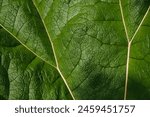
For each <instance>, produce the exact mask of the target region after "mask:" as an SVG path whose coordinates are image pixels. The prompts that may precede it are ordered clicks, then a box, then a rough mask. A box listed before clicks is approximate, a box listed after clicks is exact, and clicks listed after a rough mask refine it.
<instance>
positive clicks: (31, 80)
mask: <svg viewBox="0 0 150 117" xmlns="http://www.w3.org/2000/svg"><path fill="white" fill-rule="evenodd" d="M10 42H11V43H10ZM0 61H1V63H0V99H71V97H70V94H69V93H68V90H67V88H66V86H65V85H64V83H63V81H62V79H61V77H60V75H59V74H58V72H57V70H56V69H54V68H53V67H51V66H50V65H49V64H47V63H46V62H44V61H42V60H41V59H39V58H38V57H36V56H35V55H34V54H32V53H31V52H30V51H28V50H27V49H26V48H25V47H23V46H22V45H20V43H19V42H17V41H16V40H15V39H14V38H13V37H12V36H10V35H9V34H8V33H7V32H6V31H4V30H3V29H0Z"/></svg>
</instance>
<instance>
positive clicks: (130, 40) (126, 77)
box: [119, 0, 150, 100]
mask: <svg viewBox="0 0 150 117" xmlns="http://www.w3.org/2000/svg"><path fill="white" fill-rule="evenodd" d="M119 6H120V11H121V16H122V22H123V25H124V29H125V33H126V38H127V41H128V50H127V60H126V76H125V89H124V100H126V99H127V92H128V78H129V63H130V51H131V45H132V42H133V40H134V38H135V36H136V35H137V33H138V31H139V29H140V27H141V26H142V24H143V22H144V20H145V18H146V16H147V14H148V12H149V10H150V6H149V7H148V9H147V11H146V13H145V15H144V17H143V19H142V20H141V22H140V24H139V26H138V28H137V29H136V31H135V33H134V34H133V36H132V38H131V39H130V38H129V35H128V31H127V27H126V23H125V19H124V14H123V8H122V4H121V0H119Z"/></svg>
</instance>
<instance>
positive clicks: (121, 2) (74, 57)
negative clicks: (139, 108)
mask: <svg viewBox="0 0 150 117" xmlns="http://www.w3.org/2000/svg"><path fill="white" fill-rule="evenodd" d="M0 25H1V26H2V27H3V28H4V29H5V30H6V31H7V32H8V33H10V34H11V35H12V36H13V37H14V38H15V39H17V40H18V41H19V42H20V43H21V45H23V46H24V47H26V48H27V49H28V50H26V52H29V51H30V52H32V53H33V54H34V55H33V56H36V58H37V59H38V60H39V61H41V62H44V63H45V62H46V63H47V65H48V64H49V65H48V66H49V67H46V68H45V70H47V71H49V72H50V71H51V70H52V71H53V69H54V71H55V72H56V73H55V72H51V73H50V74H49V75H48V76H43V78H46V79H49V80H51V79H53V77H52V78H51V76H55V75H58V76H59V77H60V76H61V80H62V81H63V84H62V82H61V83H60V86H64V85H65V86H66V88H67V91H68V92H69V93H70V95H71V97H72V99H150V91H149V88H150V78H149V75H150V67H149V66H150V46H149V45H150V1H149V0H32V1H31V0H11V1H10V0H0ZM1 35H2V34H1ZM5 44H6V45H7V44H8V43H6V42H5ZM12 44H14V42H11V43H10V42H9V45H8V46H11V45H12ZM1 48H2V47H1ZM3 50H5V49H4V48H3ZM6 50H7V49H6ZM20 52H21V53H26V52H24V49H23V50H22V49H21V51H20ZM17 55H19V54H17ZM30 57H31V56H29V58H28V57H27V58H26V59H30ZM16 58H17V60H22V59H21V58H19V57H18V56H17V57H16ZM31 58H32V57H31ZM31 60H32V59H31ZM31 60H30V61H29V63H30V62H31ZM22 64H26V62H24V63H22ZM33 64H34V65H35V66H38V62H33ZM9 66H10V65H9ZM39 66H42V65H39ZM50 66H51V67H50ZM13 67H14V68H12V70H13V69H14V70H15V68H17V66H14V65H13ZM36 68H37V71H38V70H39V71H40V67H36ZM1 69H2V68H1ZM19 69H20V68H19ZM35 71H36V70H35ZM7 72H8V70H7V69H6V73H7ZM6 73H5V72H1V76H2V79H4V78H5V76H7V75H5V74H6ZM14 73H17V72H16V71H14ZM20 74H21V73H20ZM52 74H53V75H52ZM20 77H21V76H20ZM26 78H27V77H24V78H23V79H26ZM37 78H38V77H36V76H35V79H37ZM27 81H28V80H25V81H24V82H27ZM5 82H8V80H6V79H5V80H3V83H2V84H5V87H6V88H4V89H5V90H8V89H9V88H8V87H7V85H8V83H5ZM42 83H43V84H45V82H42ZM17 84H19V85H21V86H22V84H21V83H17ZM37 84H40V83H39V82H37ZM13 86H14V85H13ZM54 87H57V88H58V87H59V85H57V84H56V85H55V84H54ZM51 88H52V87H51ZM51 88H49V89H51ZM2 89H3V88H2ZM29 89H30V88H29ZM31 89H32V88H31ZM52 89H53V88H52ZM64 89H65V88H64ZM47 91H48V90H47ZM67 91H66V89H65V92H67ZM20 92H21V91H20ZM60 92H61V94H63V93H64V92H62V91H61V90H60ZM22 94H25V93H22ZM46 94H47V95H51V96H49V99H50V98H52V97H53V95H55V94H53V93H49V92H45V95H46ZM66 94H67V93H66ZM3 95H4V94H3ZM63 95H64V97H65V94H63ZM67 97H69V96H67ZM14 99H15V98H14ZM16 99H18V98H16ZM32 99H36V98H34V97H33V98H32ZM43 99H45V98H43ZM53 99H54V98H53ZM60 99H61V98H60ZM65 99H67V98H65Z"/></svg>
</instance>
